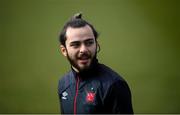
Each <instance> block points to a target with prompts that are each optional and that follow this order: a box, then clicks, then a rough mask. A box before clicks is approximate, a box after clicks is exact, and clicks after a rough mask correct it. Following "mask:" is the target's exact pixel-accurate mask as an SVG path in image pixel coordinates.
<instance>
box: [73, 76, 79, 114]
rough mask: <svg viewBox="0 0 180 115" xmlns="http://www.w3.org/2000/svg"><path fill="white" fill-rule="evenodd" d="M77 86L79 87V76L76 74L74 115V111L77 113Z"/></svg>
mask: <svg viewBox="0 0 180 115" xmlns="http://www.w3.org/2000/svg"><path fill="white" fill-rule="evenodd" d="M78 88H79V76H77V80H76V94H75V97H74V115H76V113H77V96H78Z"/></svg>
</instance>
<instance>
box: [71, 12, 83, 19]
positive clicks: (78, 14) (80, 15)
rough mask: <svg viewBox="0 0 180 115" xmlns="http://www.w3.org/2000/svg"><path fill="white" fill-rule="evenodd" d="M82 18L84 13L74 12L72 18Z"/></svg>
mask: <svg viewBox="0 0 180 115" xmlns="http://www.w3.org/2000/svg"><path fill="white" fill-rule="evenodd" d="M81 18H82V13H81V12H80V13H76V14H74V16H73V17H72V19H81Z"/></svg>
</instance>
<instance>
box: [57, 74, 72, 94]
mask: <svg viewBox="0 0 180 115" xmlns="http://www.w3.org/2000/svg"><path fill="white" fill-rule="evenodd" d="M71 76H73V73H72V71H69V72H68V73H66V74H65V75H64V76H62V77H61V78H60V80H59V83H58V93H61V92H63V91H64V90H65V89H66V88H67V87H68V86H69V85H70V84H71V83H70V79H71Z"/></svg>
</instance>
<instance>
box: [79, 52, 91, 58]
mask: <svg viewBox="0 0 180 115" xmlns="http://www.w3.org/2000/svg"><path fill="white" fill-rule="evenodd" d="M77 58H78V59H89V58H91V55H90V54H88V53H82V54H80V55H79V56H77Z"/></svg>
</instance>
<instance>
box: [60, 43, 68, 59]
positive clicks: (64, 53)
mask: <svg viewBox="0 0 180 115" xmlns="http://www.w3.org/2000/svg"><path fill="white" fill-rule="evenodd" d="M60 49H61V53H62V54H63V55H64V56H65V57H67V51H66V48H65V46H64V45H60Z"/></svg>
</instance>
